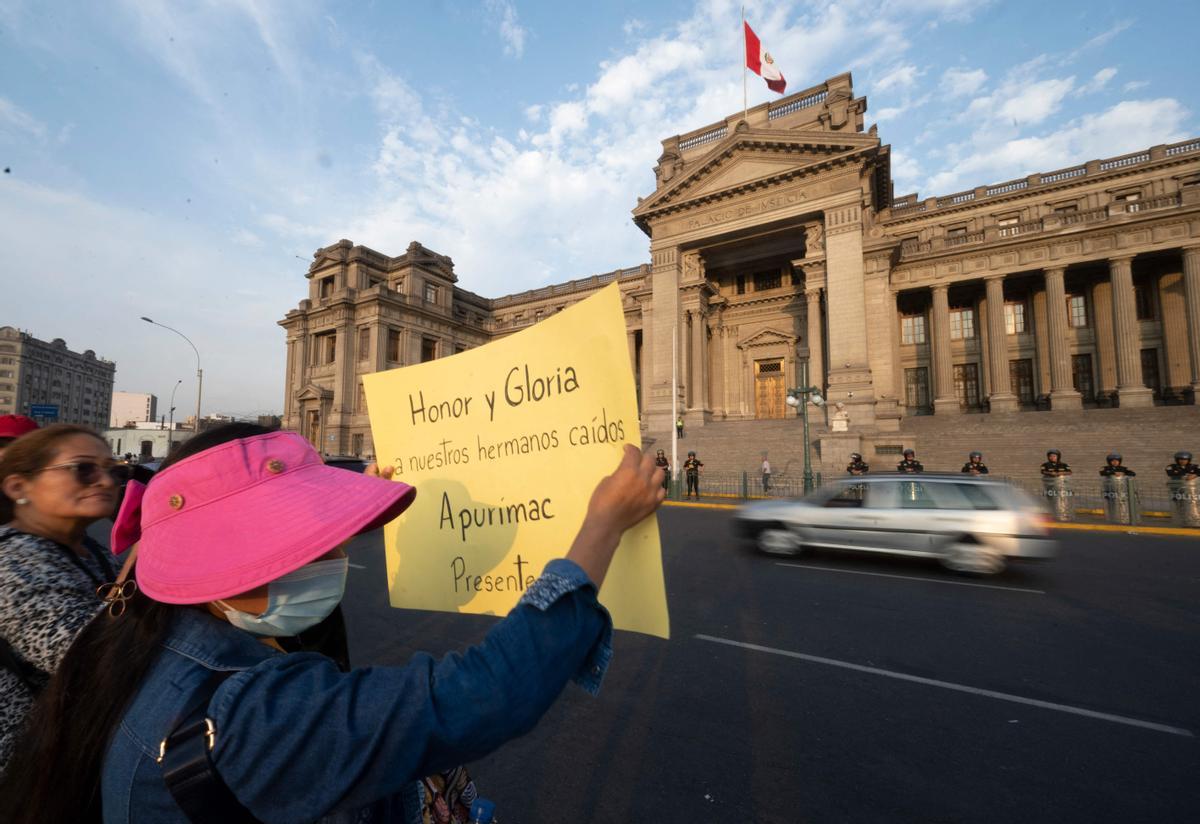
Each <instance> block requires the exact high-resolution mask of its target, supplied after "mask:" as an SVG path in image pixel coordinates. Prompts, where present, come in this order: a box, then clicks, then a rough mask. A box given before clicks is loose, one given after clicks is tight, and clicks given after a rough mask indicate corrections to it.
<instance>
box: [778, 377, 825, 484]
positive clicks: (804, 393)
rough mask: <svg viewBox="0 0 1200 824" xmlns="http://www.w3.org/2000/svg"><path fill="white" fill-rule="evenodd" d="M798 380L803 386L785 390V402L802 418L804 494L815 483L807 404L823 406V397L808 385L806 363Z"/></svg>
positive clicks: (818, 390) (817, 389)
mask: <svg viewBox="0 0 1200 824" xmlns="http://www.w3.org/2000/svg"><path fill="white" fill-rule="evenodd" d="M800 370H801V372H800V382H801V383H802V384H803V386H797V387H793V388H792V389H789V390H788V391H787V400H786V401H785V403H786V404H787V405H788V406H790V407H792V408H793V409H795V410H796V414H798V415H799V416H800V417H801V418H802V419H803V420H804V494H805V495H807V494H808V493H809V492H812V491H813V488H814V486H815V484H814V483H813V471H812V456H811V449H812V447H811V445H810V444H809V438H808V404H809V402H810V401H811V402H812V403H813V404H815V405H817V406H824V405H825V399H824V398H823V397H821V390H820V388H819V387H816V386H809V383H808V363H807V362H805V363H802V364H801V365H800Z"/></svg>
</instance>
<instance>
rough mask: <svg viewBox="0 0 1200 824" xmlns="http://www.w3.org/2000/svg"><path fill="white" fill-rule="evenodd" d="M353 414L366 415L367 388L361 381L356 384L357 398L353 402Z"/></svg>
mask: <svg viewBox="0 0 1200 824" xmlns="http://www.w3.org/2000/svg"><path fill="white" fill-rule="evenodd" d="M354 412H355V414H357V415H365V414H367V388H366V387H365V386H363V383H362V381H359V382H358V397H357V398H356V399H355V401H354Z"/></svg>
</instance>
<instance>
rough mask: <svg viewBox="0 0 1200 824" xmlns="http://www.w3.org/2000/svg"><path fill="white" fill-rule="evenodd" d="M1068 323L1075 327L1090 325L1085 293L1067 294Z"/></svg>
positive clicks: (1080, 327)
mask: <svg viewBox="0 0 1200 824" xmlns="http://www.w3.org/2000/svg"><path fill="white" fill-rule="evenodd" d="M1067 325H1068V326H1070V327H1072V328H1073V329H1082V328H1084V327H1085V326H1087V325H1088V315H1087V299H1086V298H1085V297H1084V296H1083V295H1067Z"/></svg>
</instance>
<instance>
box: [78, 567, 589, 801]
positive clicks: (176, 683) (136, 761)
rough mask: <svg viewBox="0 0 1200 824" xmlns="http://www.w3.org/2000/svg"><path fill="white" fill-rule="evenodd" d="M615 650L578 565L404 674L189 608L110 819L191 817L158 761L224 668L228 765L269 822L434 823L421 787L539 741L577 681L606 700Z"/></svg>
mask: <svg viewBox="0 0 1200 824" xmlns="http://www.w3.org/2000/svg"><path fill="white" fill-rule="evenodd" d="M611 640H612V621H611V619H610V617H609V615H608V612H607V610H605V609H604V607H603V606H601V605H600V603H599V601H597V600H596V589H595V587H594V586H593V585H592V583H591V582H590V581H589V580H588V578H587V575H586V574H585V573H584V572H583V570H582V569H580V568H579V566H577V565H576V564H575V563H573V562H571V561H567V560H565V559H559V560H555V561H551V562H550V563H549V564H547V565H546V569H545V571H544V572H543V574H542V576H541V577H540V578H539V579H538V580H537V581H536V582H534V584H533V585H532V586H530V588H529V589H528V590H527V591H526V593H525V595H524V597H522V598H521V601H520V603H519V604H518V605H517V606H516V607H515V608H514V609H513V610H512V612H510V613H509V614H508V616H507V617H506V618H505V619H504V620H502V621H500V622H499V623H498V624H496V625H495V626H494V627H493V628H492V629H491V631H489V632H488V634H487V637H486V638H485V639H484V640H483V642H482V643H480V644H478V645H477V646H474V647H471V648H470V649H468V650H466V652H464V653H462V654H459V653H451V654H449V655H447V656H445V657H444V658H442V659H441V660H438V659H435V658H433V657H432V656H430V655H426V654H424V653H421V654H418V655H416V656H415V657H414V658H413V659H412V660H411V661H410V662H409V663H408V664H407V665H406V666H403V667H370V668H364V669H356V670H352V671H351V672H340V671H339V670H338V668H337V666H336V665H335V664H334V663H333V662H332V661H330V660H329V659H327V658H325V657H323V656H321V655H317V654H315V653H292V654H287V655H285V654H283V653H280V652H279V651H278V650H274V649H271V648H270V647H267V646H266V645H264V644H262V643H260V642H259V641H258V640H257V639H256V638H255V637H254V636H252V635H249V634H248V633H245V632H242V631H241V630H238V629H235V628H234V627H232V626H230V625H229V624H227V623H225V622H224V621H221V620H219V619H217V618H214V617H212V616H211V615H209V614H208V613H206V612H203V611H201V610H198V609H187V608H183V609H179V610H178V611H177V616H176V617H175V618H174V623H173V625H172V627H171V630H170V631H169V634H168V636H167V638H166V640H165V641H164V642H163V647H164V649H163V652H162V654H161V655H159V657H158V658H157V659H156V660H155V662H154V664H153V665H151V668H150V670H149V671H148V673H147V675H146V677H145V678H144V679H143V680H142V683H141V686H140V687H139V689H138V691H137V692H136V694H135V695H134V696H133V698H132V701H131V702H130V705H129V707H128V709H127V710H126V712H125V716H124V718H123V719H122V721H121V724H120V726H119V728H118V729H117V730H115V731H114V735H113V738H112V742H111V743H110V745H109V749H108V752H107V753H106V755H105V758H104V766H103V775H102V790H103V796H104V798H103V801H104V820H105V821H106V822H110V824H116V823H117V822H155V824H157V822H185V821H186V818H184V816H183V814H182V812H181V811H180V810H179V808H178V807H177V806H176V805H175V803H174V801H173V800H172V798H171V795H170V793H169V792H168V791H167V788H166V785H165V784H164V783H163V780H162V772H161V770H160V768H159V765H158V764H157V762H156V761H155V758H156V756H157V755H158V748H159V742H160V741H162V739H163V737H164V736H166V734H167V733H168V732H170V731H171V729H172V728H173V726H174V724H175V723H176V722H177V719H178V718H179V717H180V716H181V715H182V714H183V713H184V712H186V711H188V710H189V709H192V708H194V706H195V703H194V702H195V699H196V694H197V691H198V690H201V689H203V685H204V684H205V683H206V682H209V679H210V676H211V673H212V672H213V671H224V672H234V675H232V676H230V677H229V678H227V679H226V680H225V681H224V682H223V683H222V684H221V686H220V687H218V688H217V690H216V692H215V693H214V694H213V696H212V699H211V701H210V702H209V705H208V715H209V717H210V718H211V719H212V721H213V722H214V725H215V726H216V730H217V736H216V745H215V747H214V749H213V753H212V757H213V762H214V763H215V765H216V768H217V771H218V772H219V773H220V774H221V777H222V779H223V780H224V781H225V783H226V784H227V785H228V786H229V788H230V789H231V790H232V791H233V793H234V795H235V796H237V798H238V800H239V801H240V802H241V803H242V804H243V805H244V806H245V807H247V808H248V809H249V810H250V811H251V812H252V813H253V814H254V815H255V816H256V817H257V818H259V819H260V820H262V821H264V822H277V821H278V822H307V821H315V820H318V819H322V818H323V817H324V816H329V817H328V818H327V819H325V820H328V821H338V822H351V821H358V820H367V818H368V816H369V820H371V821H373V822H376V821H396V822H403V823H404V824H407V823H408V822H411V821H413V820H414V818H415V819H416V820H419V809H418V808H417V793H416V784H415V782H416V781H417V780H418V779H420V778H421V777H422V776H426V775H430V774H432V773H435V772H437V771H440V770H444V769H448V768H450V767H452V766H454V765H456V764H461V763H464V762H469V761H472V760H475V759H478V758H480V757H482V756H483V755H485V754H487V753H489V752H491V751H492V750H494V749H496V748H497V747H498V746H499V745H500V744H502V743H504V742H505V741H507V740H509V739H511V738H514V737H516V736H519V735H521V734H523V733H525V732H528V731H529V730H530V729H532V728H533V726H534V725H535V724H536V723H537V721H538V719H539V718H540V717H541V715H542V714H543V713H544V712H545V711H546V710H547V709H549V707H550V705H551V704H552V703H553V702H554V700H555V698H556V697H557V696H558V694H559V693H560V692H561V691H562V689H563V687H564V686H566V684H567V682H568V681H570V680H574V681H576V682H577V683H579V684H580V685H581V686H583V687H584V689H586V690H587V691H589V692H591V693H592V694H595V693H596V692H597V691H598V690H599V687H600V682H601V680H602V679H603V677H604V673H605V671H606V670H607V668H608V662H609V659H610V658H611V656H612V647H611ZM200 694H202V693H200ZM368 811H370V812H368Z"/></svg>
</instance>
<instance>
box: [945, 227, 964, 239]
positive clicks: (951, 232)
mask: <svg viewBox="0 0 1200 824" xmlns="http://www.w3.org/2000/svg"><path fill="white" fill-rule="evenodd" d="M966 233H967V227H966V226H951V227H950V228H949V229H947V230H946V237H962V236H963V235H965V234H966Z"/></svg>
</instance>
